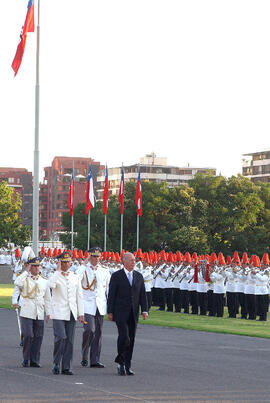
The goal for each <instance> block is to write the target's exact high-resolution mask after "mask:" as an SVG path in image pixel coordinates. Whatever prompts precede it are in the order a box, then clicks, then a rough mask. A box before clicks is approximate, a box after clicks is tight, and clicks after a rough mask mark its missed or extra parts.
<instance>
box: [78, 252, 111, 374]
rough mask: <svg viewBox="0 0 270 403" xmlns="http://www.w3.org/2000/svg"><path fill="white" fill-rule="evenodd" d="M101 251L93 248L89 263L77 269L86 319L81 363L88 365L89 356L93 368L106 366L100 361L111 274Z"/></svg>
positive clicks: (84, 365)
mask: <svg viewBox="0 0 270 403" xmlns="http://www.w3.org/2000/svg"><path fill="white" fill-rule="evenodd" d="M101 252H102V251H101V249H100V248H99V247H94V248H91V249H90V250H89V257H88V259H87V260H88V261H87V265H86V266H81V267H80V268H79V269H78V271H77V274H78V275H79V276H80V278H81V281H82V289H83V300H84V316H85V321H86V323H85V324H84V331H83V338H82V361H81V365H82V366H83V367H87V366H88V356H89V361H90V367H91V368H104V367H105V366H104V365H103V364H102V363H101V362H100V353H101V338H102V327H103V319H104V315H105V314H106V312H107V295H108V290H109V282H110V278H111V276H110V272H109V270H108V269H106V268H104V267H103V266H102V265H101V263H99V259H100V256H101ZM89 350H90V354H89Z"/></svg>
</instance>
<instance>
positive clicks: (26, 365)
mask: <svg viewBox="0 0 270 403" xmlns="http://www.w3.org/2000/svg"><path fill="white" fill-rule="evenodd" d="M22 367H24V368H26V367H29V364H28V360H23V362H22Z"/></svg>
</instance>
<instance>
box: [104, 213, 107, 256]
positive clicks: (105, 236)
mask: <svg viewBox="0 0 270 403" xmlns="http://www.w3.org/2000/svg"><path fill="white" fill-rule="evenodd" d="M106 238H107V214H105V215H104V251H106V249H107V239H106Z"/></svg>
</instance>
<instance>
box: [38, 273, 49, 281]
mask: <svg viewBox="0 0 270 403" xmlns="http://www.w3.org/2000/svg"><path fill="white" fill-rule="evenodd" d="M39 277H41V278H44V280H47V279H46V277H45V276H43V274H41V273H40V274H39Z"/></svg>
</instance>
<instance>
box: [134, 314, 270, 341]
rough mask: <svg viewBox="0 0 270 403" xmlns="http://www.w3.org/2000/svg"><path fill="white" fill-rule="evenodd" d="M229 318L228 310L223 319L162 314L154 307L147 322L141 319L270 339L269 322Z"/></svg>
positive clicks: (170, 325) (161, 323)
mask: <svg viewBox="0 0 270 403" xmlns="http://www.w3.org/2000/svg"><path fill="white" fill-rule="evenodd" d="M227 316H228V312H227V308H225V310H224V317H223V318H216V317H209V316H198V315H191V314H190V315H187V314H184V313H174V312H163V311H161V312H160V311H158V308H156V307H152V308H151V310H150V315H149V317H148V319H147V320H145V321H144V320H142V319H140V324H142V325H154V326H165V327H177V328H181V329H189V330H200V331H204V332H214V333H229V334H237V335H240V336H252V337H263V338H270V322H269V321H267V322H259V321H255V320H244V319H240V318H239V319H238V318H236V319H229V318H227Z"/></svg>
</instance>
